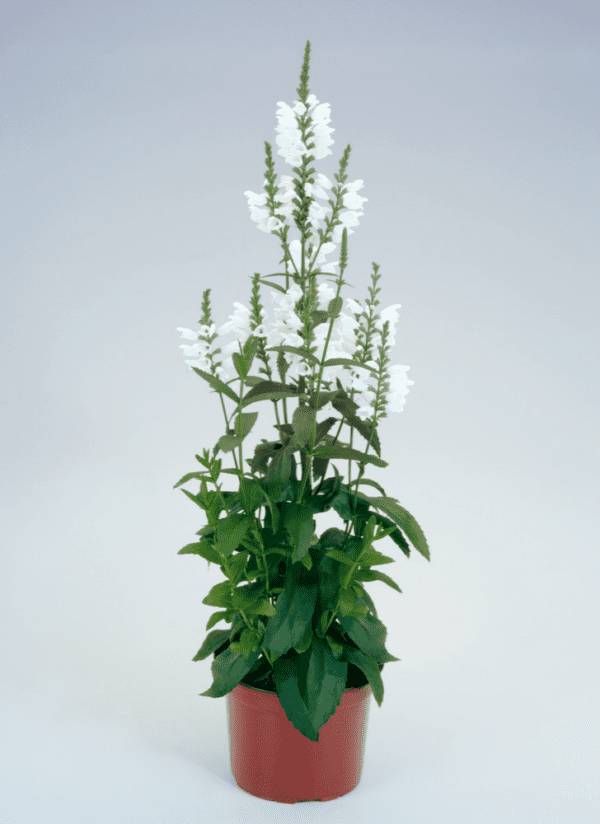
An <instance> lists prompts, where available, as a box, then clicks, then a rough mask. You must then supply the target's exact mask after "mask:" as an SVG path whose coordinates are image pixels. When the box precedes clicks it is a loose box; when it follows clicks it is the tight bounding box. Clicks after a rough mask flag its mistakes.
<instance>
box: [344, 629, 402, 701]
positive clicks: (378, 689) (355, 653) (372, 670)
mask: <svg viewBox="0 0 600 824" xmlns="http://www.w3.org/2000/svg"><path fill="white" fill-rule="evenodd" d="M346 620H360V619H356V618H352V619H350V618H349V619H346ZM342 659H343V660H344V661H347V662H348V663H349V664H354V666H355V667H358V669H359V670H361V671H362V672H364V674H365V678H366V679H367V680H368V682H369V684H370V685H371V689H372V690H373V698H374V699H375V700H376V701H377V703H378V704H379V706H381V702H382V701H383V692H384V690H383V680H382V678H381V672H380V671H379V666H378V662H377V660H375V659H373V658H370V657H369V656H367V655H365V654H364V652H361V651H360V650H358V649H353V648H352V647H348V646H345V647H344V652H343V654H342ZM396 660H397V659H396Z"/></svg>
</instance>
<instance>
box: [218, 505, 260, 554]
mask: <svg viewBox="0 0 600 824" xmlns="http://www.w3.org/2000/svg"><path fill="white" fill-rule="evenodd" d="M253 522H254V518H252V517H251V516H250V515H235V514H230V515H228V516H227V517H226V518H222V519H221V520H220V521H219V522H218V524H217V543H218V544H219V547H220V549H221V552H223V554H224V555H225V556H226V557H229V556H230V555H231V553H232V552H233V550H234V549H237V548H238V547H239V546H240V544H241V543H242V540H243V538H244V537H245V536H246V533H247V532H248V530H249V529H250V527H251V525H252V524H253Z"/></svg>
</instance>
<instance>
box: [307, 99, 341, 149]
mask: <svg viewBox="0 0 600 824" xmlns="http://www.w3.org/2000/svg"><path fill="white" fill-rule="evenodd" d="M330 114H331V106H330V105H329V103H321V104H319V105H318V106H316V107H315V109H314V110H313V111H312V112H311V118H312V123H313V125H312V133H313V142H314V144H315V146H314V148H313V149H311V152H312V154H314V156H315V158H316V159H317V160H320V159H321V158H323V157H326V156H327V155H330V154H331V149H330V148H329V146H333V140H332V139H331V138H330V136H329V135H330V134H331V133H332V132H334V131H335V129H332V128H331V127H330V126H328V125H327V124H328V123H331V117H330ZM308 142H310V138H309V139H308Z"/></svg>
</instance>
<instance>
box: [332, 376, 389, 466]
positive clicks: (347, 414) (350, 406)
mask: <svg viewBox="0 0 600 824" xmlns="http://www.w3.org/2000/svg"><path fill="white" fill-rule="evenodd" d="M336 382H337V385H338V395H337V397H336V398H335V399H334V400H332V401H331V404H332V406H333V408H334V409H335V410H336V411H337V412H340V413H341V414H342V415H343V416H344V418H345V419H346V421H347V422H348V423H349V424H350V426H352V427H353V428H354V429H356V430H357V431H358V432H359V433H360V434H361V435H362V436H363V438H364V439H365V440H366V441H370V443H371V445H372V447H373V449H374V450H375V452H377V454H378V455H381V444H380V442H379V435H378V434H377V429H376V428H375V427H374V426H373V424H372V423H371V421H363V420H362V418H359V417H358V415H357V414H356V411H357V409H358V404H357V403H355V402H354V401H353V400H351V399H350V398H349V397H348V395H347V393H346V392H345V390H344V387H343V386H342V384H341V383H340V379H339V378H336ZM386 466H387V464H386Z"/></svg>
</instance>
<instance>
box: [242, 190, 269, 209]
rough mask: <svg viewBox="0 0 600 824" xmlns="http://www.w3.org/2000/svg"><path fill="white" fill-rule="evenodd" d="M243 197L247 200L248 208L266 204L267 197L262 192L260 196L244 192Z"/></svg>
mask: <svg viewBox="0 0 600 824" xmlns="http://www.w3.org/2000/svg"><path fill="white" fill-rule="evenodd" d="M244 195H245V196H246V197H247V199H248V206H264V205H265V203H266V202H267V195H266V194H265V193H264V192H263V193H262V194H256V192H251V191H250V190H248V191H247V192H244Z"/></svg>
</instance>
